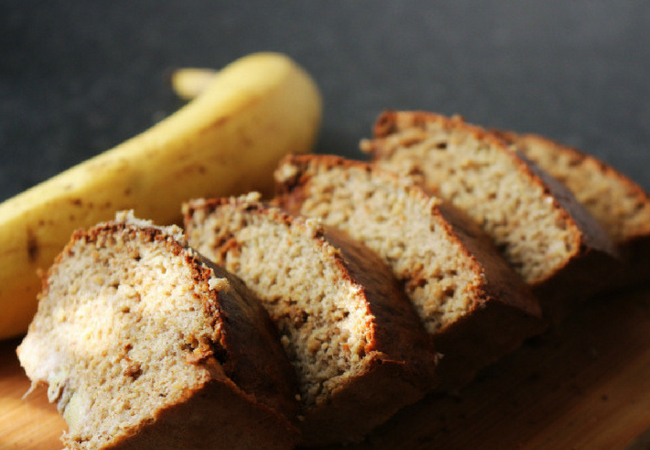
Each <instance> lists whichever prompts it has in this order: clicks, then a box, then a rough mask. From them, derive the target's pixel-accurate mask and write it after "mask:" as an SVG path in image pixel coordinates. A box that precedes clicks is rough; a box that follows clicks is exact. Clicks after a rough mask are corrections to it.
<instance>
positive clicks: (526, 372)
mask: <svg viewBox="0 0 650 450" xmlns="http://www.w3.org/2000/svg"><path fill="white" fill-rule="evenodd" d="M18 342H19V341H17V340H14V341H6V342H2V343H0V449H25V450H29V449H34V450H35V449H38V450H49V449H59V448H61V444H60V442H59V436H60V435H61V433H62V432H63V430H64V429H65V423H64V422H63V420H62V419H61V417H60V416H59V414H58V413H57V412H56V408H54V407H53V406H52V405H49V404H48V403H47V400H46V398H45V390H44V389H39V390H37V391H36V392H34V393H33V394H31V395H30V396H28V397H27V398H26V399H23V398H22V397H23V395H24V394H25V392H26V391H27V390H28V388H29V381H28V380H27V378H26V377H25V375H24V373H23V371H22V369H21V368H20V366H19V364H18V361H17V358H16V356H15V347H16V345H17V344H18ZM649 428H650V287H646V288H643V289H637V290H633V291H628V292H625V293H618V294H616V295H610V296H606V297H601V298H597V299H594V300H592V301H590V302H589V303H588V304H586V305H585V306H584V307H583V308H581V309H580V310H579V311H577V312H576V313H575V314H574V315H573V316H571V317H570V318H569V319H567V321H565V322H564V323H563V324H562V325H561V326H560V327H559V328H558V329H555V330H553V331H550V332H548V333H546V334H545V335H543V336H540V337H538V338H535V339H533V340H531V341H529V342H528V343H526V344H525V345H524V346H523V347H522V348H520V349H519V350H518V351H516V352H515V353H513V354H511V355H509V356H507V357H506V358H504V359H503V360H501V361H499V362H498V363H497V364H495V365H493V366H491V367H488V368H487V369H486V370H485V371H484V372H483V373H482V374H481V375H480V376H479V378H478V379H477V380H476V381H475V382H473V383H472V384H471V385H469V386H467V387H466V388H465V389H463V390H462V391H461V392H459V393H457V395H453V396H446V397H440V396H436V395H430V396H429V397H427V398H425V399H424V400H423V401H421V402H419V403H418V404H416V405H413V406H411V407H408V408H406V409H404V410H403V411H401V412H400V413H399V414H398V415H397V416H396V417H394V418H393V419H392V420H391V421H389V422H388V423H387V424H385V425H384V426H382V427H381V428H380V429H378V430H377V431H376V432H375V433H373V434H372V435H371V436H370V437H369V438H368V440H367V441H366V442H364V443H360V444H357V445H351V446H347V447H345V449H346V450H373V449H376V450H388V449H430V448H437V449H590V450H591V449H596V450H597V449H608V450H616V449H628V448H629V449H634V450H642V449H647V448H650V432H648V431H647V430H648V429H649Z"/></svg>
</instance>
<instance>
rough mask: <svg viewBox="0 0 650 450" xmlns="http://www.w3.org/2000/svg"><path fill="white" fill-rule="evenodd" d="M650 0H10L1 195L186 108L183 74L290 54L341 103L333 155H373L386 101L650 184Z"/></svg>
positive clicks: (2, 57) (2, 42)
mask: <svg viewBox="0 0 650 450" xmlns="http://www.w3.org/2000/svg"><path fill="white" fill-rule="evenodd" d="M648 24H650V8H648V7H647V5H646V3H645V2H643V1H641V0H628V1H625V0H623V1H619V2H611V1H603V0H599V1H593V0H579V1H575V2H564V1H560V0H550V1H546V2H521V1H516V0H500V1H495V2H476V1H470V0H460V1H455V2H438V1H436V2H426V1H416V0H406V1H400V2H391V1H370V0H360V1H354V2H349V1H341V0H335V1H329V2H321V1H315V2H305V1H289V2H263V1H259V0H255V1H242V2H215V1H208V0H190V1H187V2H178V1H172V0H157V1H154V0H135V1H132V2H123V1H118V2H115V1H107V0H102V1H93V2H67V1H61V0H52V1H48V2H39V1H36V0H5V1H3V2H0V161H2V163H1V164H0V200H2V199H5V198H8V197H10V196H12V195H14V194H16V193H18V192H20V191H21V190H23V189H26V188H28V187H30V186H32V185H34V184H36V183H38V182H39V181H41V180H44V179H46V178H48V177H50V176H52V175H54V174H56V173H58V172H59V171H61V170H63V169H65V168H67V167H69V166H71V165H73V164H75V163H77V162H80V161H82V160H84V159H86V158H88V157H90V156H92V155H94V154H97V153H99V152H101V151H103V150H106V149H109V148H111V147H113V146H114V145H116V144H118V143H120V142H122V141H123V140H125V139H127V138H129V137H131V136H134V135H135V134H137V133H139V132H140V131H142V130H144V129H146V128H148V127H149V126H151V125H152V124H153V123H155V122H156V121H158V120H160V119H161V118H163V117H165V116H167V115H169V114H170V113H172V112H173V111H174V110H175V109H176V108H178V107H179V106H180V104H181V103H180V102H179V101H178V100H176V99H175V98H174V95H173V94H172V92H171V90H170V88H169V85H168V75H169V72H170V70H171V68H173V67H181V66H205V67H213V68H219V67H222V66H224V65H225V64H227V63H228V62H231V61H233V60H235V59H237V58H238V57H240V56H243V55H245V54H247V53H251V52H255V51H261V50H273V51H279V52H283V53H286V54H288V55H289V56H291V57H293V58H294V59H295V60H296V61H298V62H299V63H300V64H301V65H303V66H304V67H305V68H306V69H307V70H308V71H309V72H310V73H311V74H312V75H313V76H314V78H315V79H316V80H317V82H318V83H319V85H320V88H321V89H322V92H323V94H324V97H325V102H326V104H325V121H324V125H323V131H322V134H321V138H320V141H319V143H318V150H319V151H320V152H327V153H339V154H343V155H346V156H350V157H356V158H361V157H363V156H362V155H361V154H360V153H359V152H358V150H357V143H358V140H359V139H360V138H362V137H366V136H368V135H369V133H370V128H371V125H372V123H373V121H374V119H375V117H376V116H377V114H379V112H380V111H381V110H382V109H384V108H402V109H426V110H431V111H437V112H441V113H444V114H456V113H457V114H461V115H463V116H465V117H466V119H467V120H468V121H471V122H475V123H478V124H482V125H485V126H489V127H499V128H507V129H513V130H517V131H533V132H538V133H541V134H545V135H547V136H549V137H552V138H554V139H557V140H560V141H562V142H565V143H568V144H570V145H574V146H577V147H580V148H582V149H584V150H586V151H588V152H590V153H592V154H595V155H597V156H598V157H600V158H602V159H604V160H605V161H607V162H609V163H611V164H613V165H614V166H615V167H617V168H618V169H620V170H621V171H623V172H624V173H626V174H628V175H629V176H631V177H632V178H634V179H635V180H637V181H638V182H639V183H640V184H641V185H643V186H644V187H645V188H646V189H650V176H648V169H649V168H650V51H648V49H650V27H648Z"/></svg>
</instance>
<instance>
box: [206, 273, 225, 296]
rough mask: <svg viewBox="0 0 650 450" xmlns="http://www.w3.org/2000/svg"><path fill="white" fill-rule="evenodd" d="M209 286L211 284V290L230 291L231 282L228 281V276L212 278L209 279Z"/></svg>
mask: <svg viewBox="0 0 650 450" xmlns="http://www.w3.org/2000/svg"><path fill="white" fill-rule="evenodd" d="M213 274H214V272H213ZM208 286H210V289H211V290H213V291H218V292H228V291H229V290H230V283H229V282H228V279H227V278H216V277H213V278H210V281H208Z"/></svg>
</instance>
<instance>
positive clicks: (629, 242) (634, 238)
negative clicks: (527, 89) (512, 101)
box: [495, 130, 650, 288]
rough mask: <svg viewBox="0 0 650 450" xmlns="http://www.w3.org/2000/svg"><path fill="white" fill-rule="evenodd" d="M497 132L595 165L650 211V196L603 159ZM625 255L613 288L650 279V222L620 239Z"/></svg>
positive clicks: (578, 162) (534, 136)
mask: <svg viewBox="0 0 650 450" xmlns="http://www.w3.org/2000/svg"><path fill="white" fill-rule="evenodd" d="M495 133H496V134H498V135H499V136H500V137H502V138H503V139H504V140H505V141H507V142H508V143H510V144H514V145H516V146H521V145H524V146H525V145H528V143H531V142H532V143H534V144H536V145H539V146H543V147H544V148H545V149H546V151H548V152H552V153H556V154H564V155H567V156H568V158H569V159H570V160H571V161H572V164H575V165H581V164H583V163H585V162H591V163H592V164H593V165H594V166H595V168H596V170H597V171H598V172H599V173H600V175H601V176H603V177H605V178H609V179H611V180H615V181H616V182H617V183H618V184H619V185H621V186H623V189H624V190H625V192H626V193H627V195H629V196H630V197H633V198H635V199H636V202H637V203H638V204H642V205H645V207H646V208H650V195H649V194H648V193H647V192H646V191H645V190H644V189H643V188H642V187H641V186H640V185H638V184H637V183H635V182H634V181H633V180H632V179H630V178H629V177H627V176H626V175H624V174H622V173H621V172H619V171H617V170H616V169H614V168H613V167H612V166H610V165H608V164H607V163H605V162H604V161H601V160H600V159H598V158H596V157H594V156H592V155H588V154H586V153H584V152H582V151H580V150H578V149H577V148H574V147H569V146H566V145H562V144H560V143H558V142H555V141H552V140H551V139H548V138H546V137H544V136H540V135H537V134H532V133H528V134H521V135H518V134H516V133H514V132H510V131H502V130H495ZM616 243H617V244H618V245H619V250H620V252H621V255H622V256H623V257H624V260H625V262H626V264H625V265H623V266H621V269H620V270H619V271H618V276H617V277H616V279H615V280H614V281H613V282H612V287H613V288H615V287H622V286H629V285H634V284H639V283H644V282H646V281H647V280H648V278H649V277H650V252H648V249H649V248H650V221H648V222H646V223H645V224H644V226H643V227H641V228H640V229H639V230H637V231H636V232H634V233H628V234H627V235H626V236H625V237H623V238H620V237H619V239H618V241H617V242H616Z"/></svg>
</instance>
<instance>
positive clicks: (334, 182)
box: [299, 160, 484, 333]
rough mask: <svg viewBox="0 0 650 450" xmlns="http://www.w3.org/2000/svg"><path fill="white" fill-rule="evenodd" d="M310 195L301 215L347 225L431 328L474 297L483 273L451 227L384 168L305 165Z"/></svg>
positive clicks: (433, 204)
mask: <svg viewBox="0 0 650 450" xmlns="http://www.w3.org/2000/svg"><path fill="white" fill-rule="evenodd" d="M304 170H305V176H306V177H308V179H309V196H308V197H307V198H305V200H304V202H303V203H302V206H301V208H300V210H299V212H300V213H301V214H304V215H306V216H309V217H316V218H319V219H321V220H322V221H323V222H324V223H325V224H327V225H330V226H333V227H336V228H339V229H341V230H343V231H345V232H347V233H348V234H349V235H350V236H351V237H352V238H354V239H356V240H358V241H360V242H362V243H364V244H365V245H366V246H368V247H370V248H371V249H373V250H374V251H376V252H377V254H378V255H379V256H381V257H382V259H383V260H384V261H385V262H386V263H387V264H388V265H389V267H390V268H391V269H392V270H393V273H394V275H395V277H396V278H397V279H399V280H401V281H402V282H404V285H405V288H406V292H407V294H408V295H409V297H410V299H411V301H412V303H413V305H414V306H415V308H416V310H417V312H418V315H419V316H420V318H421V319H422V321H423V322H424V324H425V326H426V328H427V330H428V331H429V332H430V333H435V332H437V331H438V330H440V329H442V328H444V327H445V326H447V325H449V324H451V323H453V322H454V321H455V320H457V319H458V318H459V317H462V316H463V315H464V314H465V313H466V312H467V311H468V309H470V308H471V307H472V306H473V304H474V302H477V301H479V299H478V298H477V295H478V294H477V293H476V289H475V288H476V287H477V286H478V285H480V284H482V283H483V282H484V280H483V278H481V277H482V273H477V272H476V271H475V270H474V269H473V261H472V259H471V258H470V257H468V256H467V254H466V253H465V252H464V251H463V249H462V248H461V246H460V244H459V243H458V242H457V240H456V239H455V237H454V236H453V235H451V234H450V231H449V228H448V227H447V226H446V221H445V220H444V218H443V217H441V216H440V214H439V212H438V210H437V207H438V206H439V204H440V200H439V199H437V198H435V197H429V196H426V195H425V194H424V193H423V192H422V191H421V190H419V189H417V188H415V187H413V186H409V184H408V183H406V182H404V181H403V180H399V179H397V178H396V177H393V176H391V175H390V174H386V173H383V172H382V173H380V172H379V171H377V170H374V171H369V170H367V168H366V166H364V165H357V166H352V167H346V165H345V164H342V165H341V166H330V165H329V164H324V163H318V162H317V160H315V162H312V163H311V164H309V166H308V167H307V168H305V169H304Z"/></svg>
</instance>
